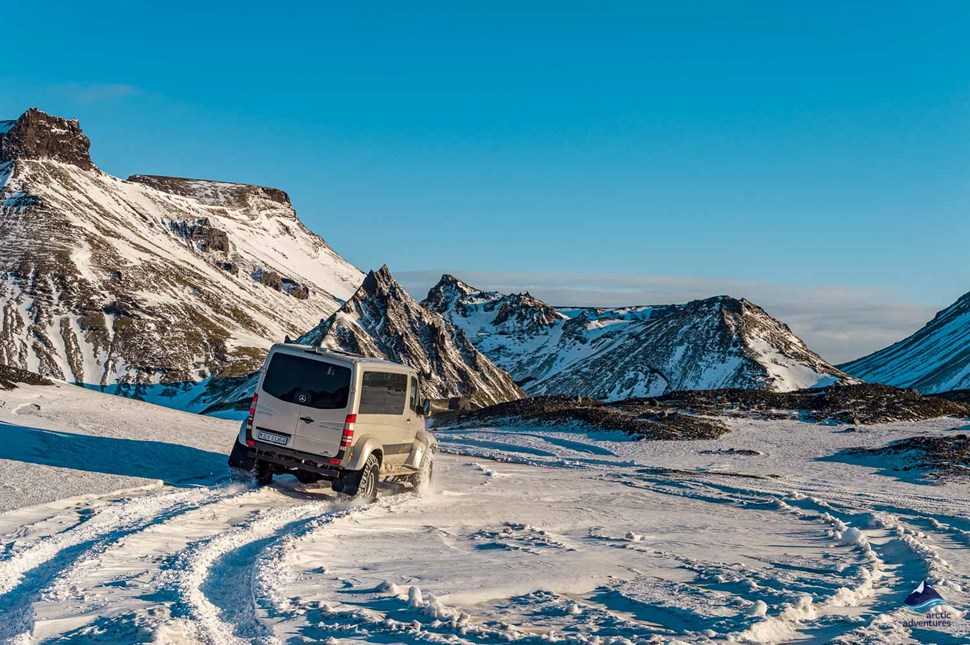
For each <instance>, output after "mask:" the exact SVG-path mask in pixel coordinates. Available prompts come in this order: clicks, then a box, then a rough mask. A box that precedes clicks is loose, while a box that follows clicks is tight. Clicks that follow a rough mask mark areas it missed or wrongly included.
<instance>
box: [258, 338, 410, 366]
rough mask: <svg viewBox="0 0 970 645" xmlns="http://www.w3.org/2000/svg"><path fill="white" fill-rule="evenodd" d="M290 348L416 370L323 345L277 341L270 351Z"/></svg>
mask: <svg viewBox="0 0 970 645" xmlns="http://www.w3.org/2000/svg"><path fill="white" fill-rule="evenodd" d="M280 349H283V350H290V351H291V352H292V353H295V354H298V353H305V354H314V355H316V356H320V357H324V358H332V359H334V360H337V361H344V362H347V363H355V364H366V365H372V366H375V367H391V368H397V369H399V370H400V369H404V370H407V371H408V372H414V373H417V371H416V370H415V369H414V368H412V367H409V366H407V365H402V364H401V363H395V362H394V361H388V360H385V359H383V358H372V357H370V356H363V355H361V354H352V353H351V352H342V351H340V350H333V349H327V348H325V347H317V346H316V345H299V344H297V343H277V344H275V345H273V347H272V350H271V351H275V350H280Z"/></svg>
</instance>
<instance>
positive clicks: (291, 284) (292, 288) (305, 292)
mask: <svg viewBox="0 0 970 645" xmlns="http://www.w3.org/2000/svg"><path fill="white" fill-rule="evenodd" d="M280 282H282V283H283V291H285V292H286V293H288V294H290V295H291V296H293V297H294V298H299V299H300V300H306V299H307V298H309V297H310V287H308V286H307V285H306V284H303V283H301V282H297V281H296V280H291V279H290V278H280Z"/></svg>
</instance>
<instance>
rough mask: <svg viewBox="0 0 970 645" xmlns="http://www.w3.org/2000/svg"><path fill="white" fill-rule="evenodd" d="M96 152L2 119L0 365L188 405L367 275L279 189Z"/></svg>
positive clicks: (26, 120)
mask: <svg viewBox="0 0 970 645" xmlns="http://www.w3.org/2000/svg"><path fill="white" fill-rule="evenodd" d="M89 145H90V142H89V140H88V138H87V137H86V136H84V134H83V133H82V132H81V129H80V126H79V125H78V123H77V121H69V120H66V119H61V118H58V117H53V116H50V115H47V114H45V113H43V112H41V111H39V110H37V109H31V110H29V111H27V112H26V113H24V114H23V115H22V116H21V117H20V118H19V119H17V120H15V121H3V122H0V240H2V245H0V307H2V320H0V363H6V364H9V365H12V366H15V367H20V368H24V369H27V370H30V371H33V372H37V373H40V374H43V375H45V376H50V377H54V378H58V379H64V380H67V381H71V382H77V383H80V384H85V385H88V386H98V387H103V388H105V389H107V390H109V391H112V392H117V393H120V394H126V395H137V396H142V397H146V398H150V399H153V400H160V401H164V402H167V403H169V404H173V405H177V406H179V407H188V408H192V409H195V408H196V407H198V406H201V405H202V402H201V400H196V399H197V397H198V396H199V394H200V393H201V392H202V391H203V390H205V389H210V390H212V389H217V385H218V384H217V383H216V382H215V381H214V380H212V378H213V377H233V376H240V375H244V374H248V373H250V372H252V371H253V370H254V369H256V368H257V367H258V366H259V364H260V363H261V361H262V357H263V355H264V354H265V350H266V348H267V347H268V346H269V345H270V344H271V343H272V342H275V341H278V340H280V339H281V338H283V336H284V335H286V334H291V335H297V334H299V333H302V332H303V331H305V330H306V329H308V328H310V327H311V326H313V325H314V324H316V323H317V321H319V320H320V317H321V316H327V315H330V314H331V313H333V312H334V311H336V310H337V309H338V308H339V307H340V306H341V304H342V302H343V301H344V300H346V298H348V297H349V296H350V295H351V294H352V293H353V292H354V290H355V289H356V288H357V286H358V285H359V284H360V281H361V280H362V279H363V274H362V273H361V272H360V271H359V270H358V269H356V268H355V267H354V266H353V265H351V264H350V263H348V262H347V261H346V260H344V259H343V258H341V257H340V256H339V255H337V253H336V252H334V251H333V249H331V248H330V246H328V245H327V243H326V242H325V241H324V240H323V239H321V238H320V237H318V236H317V235H315V234H313V233H311V232H310V231H309V230H307V228H306V227H305V226H304V225H303V224H302V223H301V222H300V220H299V219H297V216H296V213H295V212H294V210H293V207H292V205H291V204H290V201H289V198H288V197H287V195H286V193H284V192H283V191H281V190H277V189H274V188H263V187H260V186H250V185H244V184H233V183H226V182H215V181H203V180H193V179H181V178H175V177H156V176H144V175H136V176H133V177H130V178H129V179H128V180H127V181H125V180H121V179H118V178H116V177H112V176H110V175H107V174H105V173H104V172H102V171H101V170H99V169H98V168H97V166H95V165H94V163H93V162H92V161H91V157H90V155H89V152H88V150H89ZM200 385H202V386H205V387H201V388H200Z"/></svg>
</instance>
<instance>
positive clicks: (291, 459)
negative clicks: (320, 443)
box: [247, 441, 344, 479]
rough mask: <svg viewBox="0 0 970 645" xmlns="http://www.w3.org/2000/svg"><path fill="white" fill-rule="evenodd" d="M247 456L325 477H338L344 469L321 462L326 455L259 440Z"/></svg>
mask: <svg viewBox="0 0 970 645" xmlns="http://www.w3.org/2000/svg"><path fill="white" fill-rule="evenodd" d="M247 453H248V454H247V456H248V457H249V458H251V459H253V460H259V461H267V462H269V463H271V464H276V465H277V466H283V467H284V468H295V469H297V470H308V471H310V472H311V473H316V474H318V475H321V476H323V477H324V478H325V479H336V478H338V477H340V476H341V475H342V474H343V473H344V470H343V469H342V468H341V467H340V466H333V465H330V464H321V463H319V462H320V460H321V459H325V458H324V457H320V456H319V455H314V454H313V453H309V452H300V451H299V450H292V449H290V448H282V447H279V446H270V445H269V444H263V443H262V442H259V441H257V442H256V446H255V447H253V448H249V449H248V450H247ZM339 456H340V455H338V457H339Z"/></svg>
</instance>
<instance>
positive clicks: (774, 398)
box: [438, 384, 970, 439]
mask: <svg viewBox="0 0 970 645" xmlns="http://www.w3.org/2000/svg"><path fill="white" fill-rule="evenodd" d="M721 416H727V417H731V416H753V417H767V418H782V419H797V420H802V421H812V422H832V423H856V424H873V423H885V422H890V421H917V420H921V419H929V418H935V417H941V416H956V417H966V416H970V406H967V405H963V404H960V403H955V402H951V401H944V400H940V399H934V398H931V397H924V396H920V395H919V394H918V393H916V392H913V391H911V390H898V389H896V388H891V387H887V386H884V385H868V384H863V385H843V386H832V387H829V388H824V389H813V390H801V391H798V392H766V391H761V390H741V389H735V390H706V391H698V390H694V391H684V392H674V393H672V394H669V395H666V396H662V397H658V398H652V399H627V400H625V401H617V402H612V403H604V402H602V401H598V400H596V399H591V398H586V397H562V396H538V397H531V398H528V399H520V400H518V401H511V402H509V403H502V404H499V405H493V406H490V407H487V408H483V409H481V410H474V411H471V412H464V411H462V412H446V413H444V414H441V415H438V417H439V422H438V423H439V425H450V424H466V423H483V422H485V423H492V422H496V421H499V420H501V421H505V422H512V423H516V422H519V423H527V424H528V423H571V422H582V423H584V424H586V425H590V426H592V427H595V428H599V429H604V430H619V431H622V432H626V433H627V434H630V435H634V436H637V437H641V438H648V439H714V438H717V437H719V436H720V435H722V434H724V433H725V432H727V426H726V425H725V424H724V423H723V422H722V421H720V420H718V418H717V417H721Z"/></svg>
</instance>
